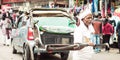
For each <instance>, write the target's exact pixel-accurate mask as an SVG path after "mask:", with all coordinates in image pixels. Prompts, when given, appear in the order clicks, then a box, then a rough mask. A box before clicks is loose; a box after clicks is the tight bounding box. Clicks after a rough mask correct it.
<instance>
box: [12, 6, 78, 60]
mask: <svg viewBox="0 0 120 60" xmlns="http://www.w3.org/2000/svg"><path fill="white" fill-rule="evenodd" d="M19 23H20V24H18V25H19V27H17V28H16V29H14V31H13V35H14V36H13V41H12V45H13V53H14V54H15V53H17V52H21V53H23V60H37V59H38V58H39V57H38V55H43V54H56V53H57V54H60V55H61V59H62V60H67V57H68V53H69V51H70V50H71V49H72V48H73V47H75V46H74V45H71V44H73V32H74V29H75V27H76V24H75V20H73V19H72V18H71V17H70V15H69V14H68V13H67V11H65V10H62V9H56V8H52V9H48V8H33V9H31V11H30V20H29V23H30V24H29V25H27V22H26V23H25V22H24V21H20V22H19Z"/></svg>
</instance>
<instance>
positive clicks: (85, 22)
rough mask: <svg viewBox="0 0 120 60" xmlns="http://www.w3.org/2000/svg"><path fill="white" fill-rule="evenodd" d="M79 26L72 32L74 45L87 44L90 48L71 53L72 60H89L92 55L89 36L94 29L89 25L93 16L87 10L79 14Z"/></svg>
mask: <svg viewBox="0 0 120 60" xmlns="http://www.w3.org/2000/svg"><path fill="white" fill-rule="evenodd" d="M79 18H80V25H79V26H78V27H77V28H76V29H75V31H74V43H75V44H76V43H81V44H88V45H91V46H86V47H83V48H82V49H79V50H75V51H72V55H73V57H72V60H90V58H92V55H93V54H94V50H93V46H94V44H93V43H92V40H91V39H90V38H91V34H93V33H94V28H93V26H92V24H91V22H92V20H93V15H92V13H91V11H90V10H89V9H86V10H84V11H83V12H81V13H80V16H79Z"/></svg>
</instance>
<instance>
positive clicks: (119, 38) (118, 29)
mask: <svg viewBox="0 0 120 60" xmlns="http://www.w3.org/2000/svg"><path fill="white" fill-rule="evenodd" d="M116 33H117V37H118V49H119V52H118V53H119V54H120V21H119V22H118V23H117V27H116Z"/></svg>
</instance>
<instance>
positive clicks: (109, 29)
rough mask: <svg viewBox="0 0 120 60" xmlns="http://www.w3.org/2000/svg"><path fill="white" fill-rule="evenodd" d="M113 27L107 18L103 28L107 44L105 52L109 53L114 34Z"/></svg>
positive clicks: (104, 41) (104, 40)
mask: <svg viewBox="0 0 120 60" xmlns="http://www.w3.org/2000/svg"><path fill="white" fill-rule="evenodd" d="M113 32H114V30H113V26H112V25H111V24H110V23H109V22H108V19H107V18H105V20H104V24H103V26H102V35H103V43H105V44H107V46H106V47H105V51H106V52H109V50H110V37H111V35H112V34H113Z"/></svg>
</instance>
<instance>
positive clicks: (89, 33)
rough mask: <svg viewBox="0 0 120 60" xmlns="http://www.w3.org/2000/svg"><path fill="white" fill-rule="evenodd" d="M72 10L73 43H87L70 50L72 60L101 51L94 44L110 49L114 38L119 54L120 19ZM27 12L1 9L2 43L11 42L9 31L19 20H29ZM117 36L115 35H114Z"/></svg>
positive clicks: (87, 58) (87, 57)
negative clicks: (74, 22)
mask: <svg viewBox="0 0 120 60" xmlns="http://www.w3.org/2000/svg"><path fill="white" fill-rule="evenodd" d="M72 11H73V18H74V20H75V21H76V25H77V28H76V29H75V31H74V43H82V44H88V45H90V46H87V47H84V48H82V49H80V50H77V51H72V52H73V55H74V56H76V57H73V60H89V59H90V58H91V56H92V54H93V53H94V52H95V53H99V52H101V47H94V45H95V44H106V46H105V51H106V52H109V51H110V44H112V43H113V42H112V41H114V40H115V39H116V40H117V41H118V49H119V51H118V53H119V54H120V21H119V22H116V21H115V20H114V19H112V18H111V17H112V14H108V15H107V16H106V17H102V16H101V14H100V13H98V14H93V13H92V12H91V11H90V9H85V10H83V12H77V11H74V10H72ZM28 15H29V13H27V12H23V11H16V10H11V9H9V10H3V11H2V13H1V23H0V26H1V29H2V32H3V34H4V36H5V37H4V38H5V39H4V42H5V43H4V45H10V43H11V35H10V34H11V31H12V29H13V28H16V27H19V25H18V24H19V22H20V21H21V19H22V20H25V21H26V20H29V16H28ZM23 17H24V18H23ZM116 36H117V37H116Z"/></svg>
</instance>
